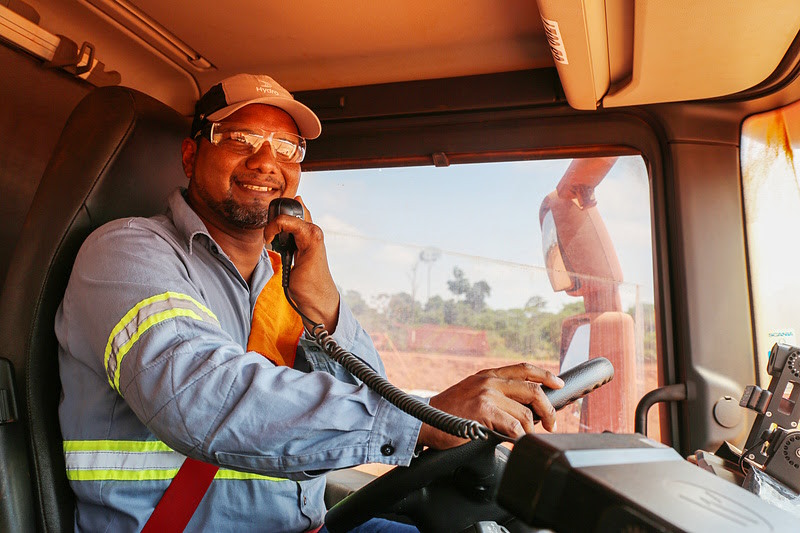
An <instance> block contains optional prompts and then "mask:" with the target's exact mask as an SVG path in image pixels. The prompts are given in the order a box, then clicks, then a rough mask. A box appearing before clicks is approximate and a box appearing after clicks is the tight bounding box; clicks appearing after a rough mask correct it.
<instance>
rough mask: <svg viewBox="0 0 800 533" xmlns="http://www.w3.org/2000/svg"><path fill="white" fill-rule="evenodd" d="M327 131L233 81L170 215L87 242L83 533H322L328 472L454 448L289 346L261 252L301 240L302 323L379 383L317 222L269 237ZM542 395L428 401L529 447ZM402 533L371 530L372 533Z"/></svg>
mask: <svg viewBox="0 0 800 533" xmlns="http://www.w3.org/2000/svg"><path fill="white" fill-rule="evenodd" d="M320 132H321V126H320V122H319V120H318V118H317V117H316V115H314V113H313V112H312V111H311V110H310V109H308V108H307V107H306V106H304V105H302V104H301V103H299V102H297V101H296V100H294V98H293V97H292V96H291V94H289V93H288V92H287V91H286V90H285V89H283V88H282V87H280V85H278V84H277V83H276V82H275V81H274V80H272V79H271V78H269V77H267V76H255V75H249V74H240V75H237V76H233V77H231V78H228V79H226V80H224V81H222V82H221V83H220V84H218V85H215V86H214V87H212V88H211V89H210V90H209V91H208V92H207V93H206V94H205V95H204V96H203V97H202V98H201V99H200V101H199V102H198V104H197V108H196V114H195V117H194V121H193V123H192V130H191V134H190V137H189V138H187V139H186V140H184V142H183V144H182V151H181V155H182V163H183V168H184V170H185V172H186V175H187V176H188V177H189V186H188V189H186V190H179V191H175V192H174V193H173V194H172V196H171V197H170V199H169V209H168V211H167V213H166V214H165V215H162V216H158V217H154V218H149V219H144V218H130V219H124V220H117V221H114V222H111V223H109V224H107V225H105V226H103V227H101V228H100V229H98V230H97V231H95V232H94V233H93V234H92V235H91V236H90V237H89V238H88V239H87V240H86V242H85V243H84V245H83V247H82V248H81V251H80V253H79V254H78V258H77V260H76V262H75V266H74V268H73V271H72V275H71V278H70V282H69V285H68V287H67V291H66V294H65V296H64V300H63V302H62V304H61V307H60V308H59V312H58V316H57V318H56V333H57V335H58V339H59V370H60V373H61V380H62V385H63V398H62V402H61V405H60V410H59V414H60V420H61V429H62V433H63V436H64V452H65V458H66V465H67V476H68V478H69V480H70V483H71V486H72V488H73V490H74V491H75V494H76V500H77V508H76V516H75V525H76V530H79V531H138V530H141V529H142V528H145V529H146V530H148V531H163V530H183V528H184V526H187V523H188V526H187V527H186V529H187V530H191V531H201V530H202V531H251V530H259V531H271V532H272V531H295V532H302V531H310V530H317V529H319V528H320V527H322V522H323V518H324V514H325V506H324V503H323V492H324V488H325V477H324V475H323V474H324V472H325V471H326V470H331V469H337V468H347V467H350V466H354V465H358V464H363V463H368V462H382V463H387V464H395V465H407V464H408V463H409V461H410V459H411V457H412V455H413V453H414V450H415V447H416V446H417V445H425V446H432V447H436V448H446V447H449V446H453V445H457V444H460V443H461V442H462V441H460V440H459V439H457V438H455V437H450V436H447V435H445V434H443V433H441V432H439V431H437V430H435V429H434V428H432V427H430V426H427V425H422V424H421V423H420V422H418V421H417V420H415V419H413V418H412V417H410V416H408V415H406V414H405V413H403V412H401V411H400V410H399V409H397V408H395V407H393V406H392V405H390V404H389V403H388V402H386V400H384V399H382V398H380V396H378V395H377V394H376V393H374V392H373V391H370V390H369V389H368V388H366V387H365V386H363V384H361V383H360V382H359V381H358V380H356V379H355V378H353V377H352V376H351V375H349V374H348V373H347V372H346V371H345V370H344V369H343V368H342V367H340V366H339V365H336V364H334V363H333V362H331V361H330V360H328V359H327V358H325V357H324V356H322V355H321V354H319V353H311V352H303V351H298V350H297V346H298V341H299V338H300V336H301V334H302V324H301V322H300V319H299V317H298V316H297V315H296V314H295V313H294V311H293V310H292V309H291V308H290V307H289V305H288V304H287V302H286V300H285V298H284V297H283V292H282V290H281V283H280V278H281V276H280V261H279V260H278V258H277V255H276V254H274V253H273V252H270V251H268V250H267V249H266V247H265V242H271V240H272V237H274V236H275V235H276V234H277V233H278V232H280V231H287V232H289V233H291V234H293V235H294V237H295V241H296V243H297V253H296V256H295V267H294V268H293V270H292V276H291V280H290V290H291V293H292V295H293V297H294V299H295V300H296V302H297V304H298V305H299V307H300V308H301V309H302V310H303V312H304V313H305V314H306V315H307V316H308V317H309V318H310V319H312V320H314V321H316V322H320V323H323V324H325V325H326V327H327V329H328V331H330V332H331V333H333V337H334V338H335V339H336V340H337V341H338V343H339V344H340V345H341V346H342V347H343V348H345V349H347V350H349V351H351V352H353V353H355V354H358V355H359V356H360V357H361V358H362V359H363V360H364V361H365V362H367V363H368V364H369V365H371V366H372V367H373V368H375V369H376V370H378V371H379V372H381V373H383V365H382V363H381V360H380V357H379V356H378V354H377V352H376V351H375V349H374V347H373V345H372V342H371V340H370V339H369V336H368V335H367V334H366V333H365V332H364V330H363V329H362V328H361V327H360V326H359V324H358V323H357V322H356V320H355V319H354V317H353V315H352V314H351V312H350V311H349V309H348V308H347V307H346V306H345V305H344V304H343V303H342V300H341V298H340V297H339V293H338V291H337V290H336V286H335V284H334V281H333V279H332V277H331V274H330V270H329V268H328V262H327V257H326V253H325V246H324V241H323V236H322V231H321V230H320V228H318V227H317V226H315V225H314V224H313V222H312V221H311V219H310V216H309V215H308V211H307V210H306V211H305V214H306V218H305V220H301V219H298V218H294V217H290V216H287V215H282V216H278V217H276V218H275V220H273V221H270V222H268V221H267V216H266V213H267V206H268V205H269V203H270V201H271V200H273V199H274V198H279V197H288V198H292V197H295V195H296V193H297V187H298V183H299V180H300V163H301V161H302V160H303V156H304V154H305V150H306V141H305V138H311V139H313V138H315V137H317V136H318V135H319V134H320ZM143 157H144V154H143ZM298 199H299V197H298ZM540 383H543V384H546V385H547V386H549V387H551V388H557V387H559V386H561V385H562V383H561V382H560V380H558V378H556V377H554V376H553V375H551V374H550V373H548V372H545V371H543V370H541V369H538V368H536V367H533V366H530V365H515V366H513V367H506V368H500V369H496V370H490V371H484V372H481V373H479V374H477V375H475V376H471V377H470V378H467V379H466V380H464V381H462V382H461V383H459V384H456V385H455V386H453V387H451V388H450V389H448V390H446V391H444V392H442V393H441V394H439V395H437V396H434V397H433V398H431V400H430V403H431V405H433V406H436V407H438V408H440V409H443V410H445V411H448V412H451V413H453V414H456V415H459V416H464V417H469V418H473V419H475V420H478V421H480V422H481V423H483V424H484V425H486V426H488V427H491V428H494V429H496V430H498V431H500V432H504V433H506V434H510V435H521V434H522V433H525V432H532V431H533V419H532V416H531V411H530V409H529V406H530V407H531V408H533V409H534V410H535V411H536V412H537V413H538V414H539V415H540V416H541V417H542V419H543V424H544V426H545V428H547V429H551V428H552V427H553V425H554V421H555V418H554V411H553V407H552V405H550V403H549V401H548V400H547V398H546V397H545V396H544V394H543V393H542V390H541V387H540V385H539V384H540ZM154 509H155V510H154ZM404 527H406V526H404V525H402V524H392V523H386V522H376V521H372V522H368V523H367V524H366V525H365V526H364V529H362V531H379V530H380V531H400V530H402V529H401V528H404ZM381 528H383V529H381Z"/></svg>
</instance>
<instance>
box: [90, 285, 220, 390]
mask: <svg viewBox="0 0 800 533" xmlns="http://www.w3.org/2000/svg"><path fill="white" fill-rule="evenodd" d="M170 299H173V300H183V301H187V302H190V303H191V304H192V305H194V306H196V307H197V309H199V310H200V311H202V312H203V313H206V314H207V315H208V316H209V317H211V318H212V319H213V320H215V321H216V322H217V323H219V319H218V318H217V315H215V314H214V313H213V312H212V311H211V310H210V309H209V308H208V307H206V306H205V305H203V304H201V303H200V302H198V301H197V300H195V299H194V298H192V297H191V296H189V295H187V294H181V293H179V292H171V291H168V292H165V293H162V294H157V295H155V296H151V297H149V298H145V299H144V300H142V301H141V302H139V303H137V304H136V305H135V306H133V308H132V309H131V310H130V311H128V312H127V313H125V316H123V317H122V319H120V321H119V322H117V324H116V325H115V326H114V328H113V329H112V330H111V334H110V335H109V337H108V342H106V349H105V353H104V356H103V366H104V369H105V370H106V374H109V372H108V366H109V360H110V358H111V356H112V352H113V346H114V339H115V338H116V336H117V335H118V334H119V333H120V332H122V331H123V330H124V329H125V328H126V327H128V325H129V324H131V322H133V321H134V320H135V319H136V318H137V317H138V316H139V313H140V312H141V311H142V309H144V308H146V307H148V306H151V305H153V304H158V303H160V302H165V301H167V300H170ZM168 312H172V313H173V314H165V313H168ZM178 316H188V317H190V318H193V319H195V320H199V321H203V318H202V317H201V316H200V315H198V314H197V313H193V312H191V310H187V309H184V308H180V309H178V308H176V309H170V310H167V311H165V312H161V313H158V314H156V315H153V316H151V317H148V319H147V320H145V321H143V322H142V324H140V325H139V327H138V328H137V331H136V333H134V335H132V336H131V338H130V339H128V341H127V342H126V343H125V344H124V345H123V346H122V347H121V348H120V350H119V351H118V353H117V354H116V357H115V362H116V365H115V367H114V375H113V379H112V376H111V375H109V381H108V383H109V385H111V387H112V388H114V389H115V390H117V391H118V392H119V372H120V362H121V361H122V356H124V355H125V354H126V353H127V352H128V351H130V349H131V347H132V346H133V344H134V343H135V342H136V341H137V340H138V339H139V337H141V335H142V334H143V333H144V332H145V331H147V329H149V328H150V327H152V326H154V325H155V324H157V323H158V322H161V321H164V320H168V319H170V318H175V317H178ZM155 317H158V318H159V319H158V320H154V319H155Z"/></svg>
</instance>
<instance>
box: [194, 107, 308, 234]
mask: <svg viewBox="0 0 800 533" xmlns="http://www.w3.org/2000/svg"><path fill="white" fill-rule="evenodd" d="M222 122H225V123H235V124H242V125H245V126H249V127H251V128H260V129H262V130H265V131H268V132H272V131H278V132H289V133H295V134H297V133H298V131H297V126H296V125H295V123H294V120H292V118H291V117H290V116H289V114H288V113H286V112H285V111H283V110H281V109H278V108H277V107H272V106H268V105H264V104H250V105H247V106H245V107H243V108H241V109H239V110H238V111H236V112H235V113H233V114H231V115H230V116H228V117H227V118H226V119H224V120H223V121H222ZM186 151H187V146H186V143H184V168H185V169H186V172H187V175H189V203H190V204H191V206H192V208H194V210H195V211H196V212H197V213H198V215H200V217H201V218H203V219H204V220H205V221H206V222H210V223H212V224H214V225H217V226H220V225H221V226H225V227H231V226H233V227H235V228H239V229H258V228H263V227H264V226H265V225H266V224H267V208H268V206H269V203H270V202H271V201H272V200H273V199H274V198H278V197H288V198H293V197H294V196H295V195H296V194H297V187H298V185H299V184H300V164H299V163H284V162H279V161H277V160H276V159H275V155H274V154H273V151H272V148H271V147H270V143H269V142H265V143H264V144H263V145H262V146H261V148H260V149H259V150H258V151H257V152H256V153H255V154H252V155H247V156H245V155H242V154H237V153H232V152H230V151H229V150H226V149H225V148H223V147H221V146H216V145H213V144H211V143H210V142H209V141H208V139H198V140H197V146H196V150H195V152H194V155H193V157H192V156H191V154H190V155H189V160H188V161H187V153H186Z"/></svg>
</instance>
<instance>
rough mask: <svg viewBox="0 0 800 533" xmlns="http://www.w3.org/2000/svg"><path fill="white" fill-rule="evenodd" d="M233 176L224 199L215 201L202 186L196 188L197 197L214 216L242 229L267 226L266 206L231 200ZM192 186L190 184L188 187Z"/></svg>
mask: <svg viewBox="0 0 800 533" xmlns="http://www.w3.org/2000/svg"><path fill="white" fill-rule="evenodd" d="M235 179H236V178H235V176H234V177H231V179H230V185H229V187H228V193H227V195H226V196H225V198H223V199H221V200H218V199H215V198H214V197H213V196H212V195H211V194H210V193H209V192H208V190H207V189H206V188H205V187H203V186H196V184H195V190H196V192H197V195H198V196H200V197H201V198H202V199H203V202H204V203H205V204H206V205H207V206H208V207H209V208H210V209H211V210H212V211H214V212H215V213H216V214H218V215H220V216H221V217H223V218H224V219H225V220H226V221H228V222H229V223H231V224H232V225H234V226H236V227H237V228H242V229H261V228H263V227H264V226H266V225H267V222H268V218H267V217H268V214H269V209H268V206H266V205H260V204H253V205H244V204H241V203H238V202H237V201H236V200H234V199H233V186H234V182H235ZM191 185H192V184H191V183H190V186H191Z"/></svg>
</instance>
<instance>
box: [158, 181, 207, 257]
mask: <svg viewBox="0 0 800 533" xmlns="http://www.w3.org/2000/svg"><path fill="white" fill-rule="evenodd" d="M185 194H186V189H184V188H183V187H180V188H178V189H176V190H175V191H173V192H172V194H170V196H169V210H168V212H167V216H169V217H170V218H171V219H172V223H173V224H175V228H177V230H178V232H179V233H180V234H181V236H182V237H183V239H184V243H185V245H186V249H187V251H188V252H189V255H191V254H192V243H193V242H194V238H195V237H196V236H197V235H205V236H206V237H208V239H209V241H210V242H213V241H214V239H213V238H212V237H211V234H210V233H208V230H207V229H206V225H205V224H203V221H202V220H200V217H199V216H197V213H195V212H194V210H193V209H192V208H191V207H190V206H189V203H188V202H187V201H186V197H185Z"/></svg>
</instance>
